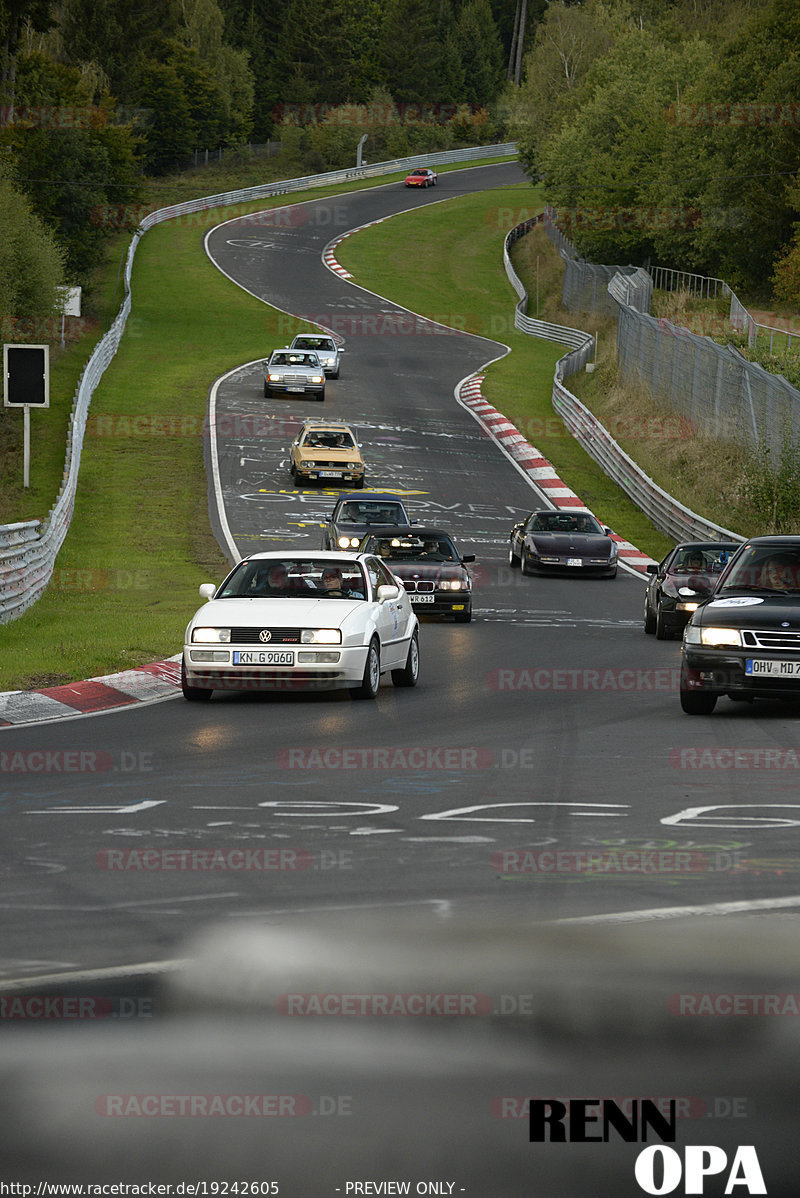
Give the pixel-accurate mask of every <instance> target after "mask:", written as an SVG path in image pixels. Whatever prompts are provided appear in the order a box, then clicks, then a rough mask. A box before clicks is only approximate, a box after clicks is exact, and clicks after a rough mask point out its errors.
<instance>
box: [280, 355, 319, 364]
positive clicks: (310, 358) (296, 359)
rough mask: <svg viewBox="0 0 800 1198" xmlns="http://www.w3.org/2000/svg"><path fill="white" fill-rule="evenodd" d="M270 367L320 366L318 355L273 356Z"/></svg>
mask: <svg viewBox="0 0 800 1198" xmlns="http://www.w3.org/2000/svg"><path fill="white" fill-rule="evenodd" d="M269 364H270V366H319V359H318V358H317V355H316V354H311V353H308V354H304V353H297V354H273V355H272V357H271V358H270V360H269Z"/></svg>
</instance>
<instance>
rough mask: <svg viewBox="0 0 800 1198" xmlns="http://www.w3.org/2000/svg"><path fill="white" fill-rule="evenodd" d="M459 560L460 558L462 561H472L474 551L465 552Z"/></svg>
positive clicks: (473, 559)
mask: <svg viewBox="0 0 800 1198" xmlns="http://www.w3.org/2000/svg"><path fill="white" fill-rule="evenodd" d="M461 560H462V562H474V561H475V554H474V553H465V554H464V556H463V557H462V558H461Z"/></svg>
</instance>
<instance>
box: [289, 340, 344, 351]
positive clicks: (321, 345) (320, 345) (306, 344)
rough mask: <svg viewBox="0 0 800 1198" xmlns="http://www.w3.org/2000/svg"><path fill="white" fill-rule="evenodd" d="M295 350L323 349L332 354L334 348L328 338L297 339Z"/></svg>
mask: <svg viewBox="0 0 800 1198" xmlns="http://www.w3.org/2000/svg"><path fill="white" fill-rule="evenodd" d="M294 348H295V349H315V350H316V349H324V350H327V351H328V352H329V353H333V352H334V351H335V349H336V346H335V345H334V343H333V342H332V341H331V339H330V337H298V338H297V345H296V346H295V347H294Z"/></svg>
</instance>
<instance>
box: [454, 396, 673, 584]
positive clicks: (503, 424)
mask: <svg viewBox="0 0 800 1198" xmlns="http://www.w3.org/2000/svg"><path fill="white" fill-rule="evenodd" d="M485 377H486V376H485V375H483V374H476V375H472V376H471V377H470V378H468V379H466V380H465V381H464V382H463V383H462V384H461V385H460V387H459V389H458V398H459V401H460V402H461V403H462V404H463V405H464V407H465V408H468V409H469V411H470V412H472V414H473V415H474V416H475V417H476V418H477V419H478V421H479V422H480V424H481V425H483V427H484V428H485V430H486V432H487V433H488V434H489V436H490V437H491V438H492V439H493V440H494V441H496V442H497V444H498V445H500V446H501V447H502V448H503V449H504V450H505V451H506V453H507V454H508V455H509V457H511V458H512V459H513V460H514V461H515V462H516V464H517V465H518V466H519V468H520V469H521V470H522V471H523V472H524V473H525V474H527V476H528V477H529V478H530V480H531V482H533V483H535V484H536V486H537V487H538V488H539V490H540V491H541V492H542V493H543V494H544V495H546V496H547V498H548V499H549V500H550V502H551V503H552V504H553V506H554V507H557V508H567V509H569V510H570V511H573V512H575V511H577V512H589V513H590V515H595V513H594V512H592V511H591V509H590V508H588V507H587V506H586V504H585V503H584V502H583V500H582V499H581V498H580V497H579V496H578V495H576V494H575V492H574V491H573V490H571V488H570V487H568V486H567V484H566V483H565V482H564V481H563V480H562V479H560V478H559V477H558V473H557V472H556V469H555V467H554V466H553V464H552V462H549V461H548V460H547V458H546V457H544V455H543V454H542V453H541V452H540V451H539V450H538V449H536V448H535V447H534V446H533V445H531V444H530V442H529V441H526V440H525V438H524V437H523V435H522V433H521V432H520V431H519V429H518V428H517V427H516V426H515V425H513V424H512V423H511V421H510V420H509V419H508V417H507V416H504V415H503V413H502V412H498V410H497V408H493V407H492V405H491V404H490V403H489V402H488V401H487V400H486V399H484V397H483V395H482V394H481V383H482V382H483V380H484V378H485ZM595 518H596V519H598V520H600V523H601V524H602V523H603V521H602V519H601V518H600V517H599V516H595ZM611 538H612V540H614V541H616V542H617V546H618V553H619V557H620V561H624V562H625V564H626V565H628V566H631V567H633V569H635V570H638V571H639V572H640V573H642V574H644V573H646V569H647V566H648V565H650V564H651V563H652V562H654V559H653V558H652V557H648V556H647V554H646V553H642V551H641V549H637V548H636V546H635V545H632V544H631V543H630V541H626V540H624V539H623V538H622V537H620V536H617V534H616V533H612V534H611Z"/></svg>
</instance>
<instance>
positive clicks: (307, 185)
mask: <svg viewBox="0 0 800 1198" xmlns="http://www.w3.org/2000/svg"><path fill="white" fill-rule="evenodd" d="M516 152H517V147H516V144H515V143H514V142H503V143H499V144H495V145H491V146H477V147H470V148H467V149H463V150H447V151H445V152H443V153H439V154H415V155H414V157H413V158H394V159H390V160H388V161H386V162H375V163H372V164H371V165H369V166H364V167H355V168H353V169H346V170H340V171H327V172H325V173H324V174H321V175H304V176H302V177H301V178H299V179H283V180H279V181H278V182H275V183H263V184H259V185H257V186H255V187H245V188H241V189H240V190H238V191H226V192H220V193H219V194H217V195H212V196H202V197H200V198H199V199H195V200H188V201H187V202H186V203H184V204H173V205H171V206H170V207H168V208H159V209H157V210H156V211H154V212H150V213H148V215H147V216H145V217H144V219H143V220H142V222H141V224H140V225H139V227H138V229H137V230H136V232H135V233H134V235H133V238H132V239H131V244H130V246H129V247H128V255H127V258H126V261H125V300H124V301H123V303H122V306H121V308H120V310H119V312H118V313H117V316H116V318H115V320H114V323H113V324H112V325H111V327H110V329H109V330H108V332H107V333H106V334H105V336H104V337H103V338H102V340H100V341H99V342H98V344H97V345H96V346H95V349H94V352H93V354H92V356H91V358H90V359H89V361H88V363H87V364H86V367H85V369H84V371H83V374H82V375H81V378H80V381H79V383H78V386H77V388H76V390H75V395H74V398H73V402H72V412H71V415H70V422H69V429H68V432H67V450H66V460H65V465H64V477H63V482H62V484H61V488H60V490H59V493H58V498H57V499H56V502H55V504H54V505H53V507H52V508H51V509H50V512H49V514H48V516H47V518H46V519H45V520H44V521H43V522H40V521H36V520H34V521H28V522H26V523H24V524H7V525H4V526H0V624H5V623H8V622H9V621H10V620H15V619H17V618H18V617H19V616H21V615H22V614H23V613H24V612H25V611H26V610H27V609H28V608H29V607H30V606H31V605H32V604H33V603H35V602H36V600H37V599H39V598H40V597H41V595H42V593H43V592H44V590H45V588H46V587H47V584H48V583H49V581H50V579H51V578H52V575H53V569H54V567H55V560H56V556H57V554H58V551H59V549H60V548H61V546H62V545H63V543H64V540H65V538H66V535H67V533H68V531H69V526H70V522H71V520H72V512H73V509H74V506H75V495H76V493H77V487H78V471H79V469H80V460H81V449H82V447H83V436H84V432H85V430H86V418H87V415H88V412H89V404H90V403H91V399H92V395H93V394H94V391H95V389H96V388H97V385H98V384H99V382H100V380H101V378H102V377H103V374H104V372H105V370H106V368H107V366H108V365H109V363H110V362H111V361H112V359H113V357H114V355H115V354H116V352H117V348H118V346H119V343H120V340H121V339H122V334H123V333H124V331H125V324H126V322H127V319H128V316H129V314H130V310H131V275H132V273H133V260H134V257H135V254H136V248H137V246H138V244H139V241H140V239H141V238H142V236H143V235H144V234H145V233H146V232H147V230H148V229H151V228H153V226H154V225H157V224H161V222H162V221H165V220H172V219H174V218H175V217H176V216H187V215H189V214H190V213H193V212H202V211H205V210H207V209H209V208H222V207H227V206H229V205H231V204H246V203H249V202H251V201H253V200H261V199H268V198H269V197H271V196H278V195H289V194H291V193H294V192H298V191H307V190H310V189H312V188H315V187H325V186H329V185H330V184H336V183H347V182H350V181H351V180H354V179H366V178H370V177H374V176H377V175H390V174H393V173H394V172H395V171H398V170H403V169H404V168H406V167H409V166H427V165H431V166H433V165H440V164H442V163H453V162H467V161H472V160H474V159H476V158H478V159H480V158H501V157H508V158H511V157H514V156H515V155H516ZM21 530H25V531H24V532H23V531H21Z"/></svg>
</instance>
